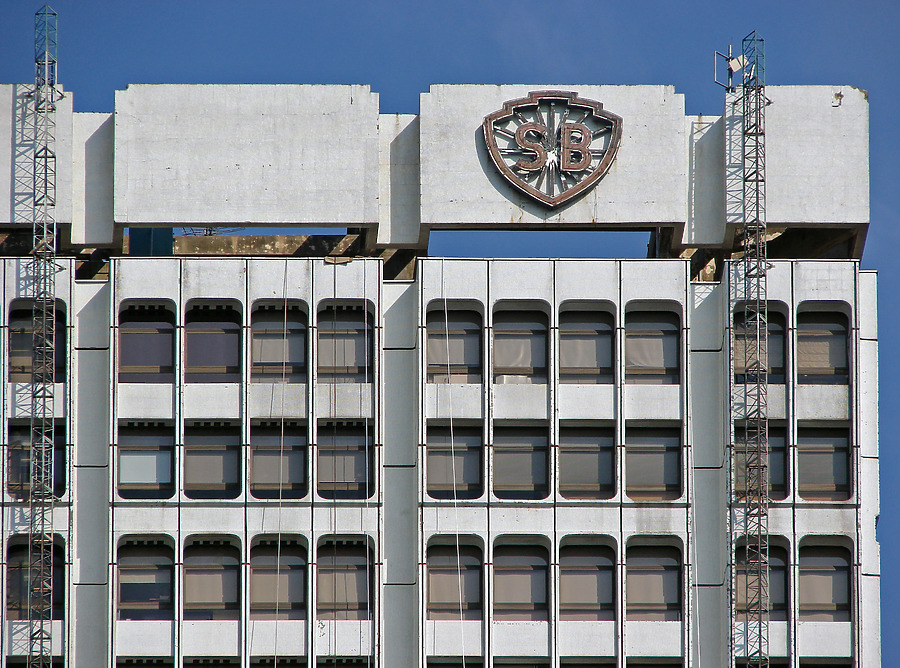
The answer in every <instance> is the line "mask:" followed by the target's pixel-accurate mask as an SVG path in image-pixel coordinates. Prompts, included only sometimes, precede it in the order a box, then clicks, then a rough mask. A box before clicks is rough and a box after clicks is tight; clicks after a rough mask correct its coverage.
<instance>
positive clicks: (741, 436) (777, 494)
mask: <svg viewBox="0 0 900 668" xmlns="http://www.w3.org/2000/svg"><path fill="white" fill-rule="evenodd" d="M734 439H735V444H734V476H735V478H734V490H735V493H736V494H738V495H743V494H744V493H745V492H746V491H747V458H748V455H752V452H753V451H752V449H751V446H752V445H753V444H752V443H750V442H748V440H747V430H746V429H745V428H743V427H735V430H734ZM767 446H768V447H767V449H768V453H769V459H768V464H769V498H771V499H773V500H775V501H780V500H783V499H786V498H787V480H788V476H787V437H786V436H785V429H784V427H771V426H770V427H769V428H768V435H767Z"/></svg>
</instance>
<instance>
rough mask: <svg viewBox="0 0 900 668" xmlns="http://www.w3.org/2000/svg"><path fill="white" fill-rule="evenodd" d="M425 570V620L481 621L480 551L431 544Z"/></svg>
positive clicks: (465, 546) (464, 547)
mask: <svg viewBox="0 0 900 668" xmlns="http://www.w3.org/2000/svg"><path fill="white" fill-rule="evenodd" d="M427 570H428V581H427V596H428V619H481V598H482V597H481V550H479V549H478V548H477V547H472V546H470V545H460V546H459V558H458V559H457V547H456V546H455V545H432V546H431V547H429V548H428V556H427ZM460 592H462V598H460ZM460 615H462V616H460Z"/></svg>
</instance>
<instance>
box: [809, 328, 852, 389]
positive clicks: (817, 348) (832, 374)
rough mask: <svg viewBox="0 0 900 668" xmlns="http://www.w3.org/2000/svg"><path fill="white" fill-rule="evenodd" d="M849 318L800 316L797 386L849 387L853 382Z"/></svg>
mask: <svg viewBox="0 0 900 668" xmlns="http://www.w3.org/2000/svg"><path fill="white" fill-rule="evenodd" d="M847 348H848V341H847V318H846V316H844V315H842V314H840V313H822V312H818V311H811V312H806V313H799V314H798V315H797V382H799V383H805V384H809V385H846V384H847V383H849V382H850V363H849V360H848V355H847Z"/></svg>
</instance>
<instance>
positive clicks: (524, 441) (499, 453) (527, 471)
mask: <svg viewBox="0 0 900 668" xmlns="http://www.w3.org/2000/svg"><path fill="white" fill-rule="evenodd" d="M492 453H493V454H492V456H493V490H494V496H496V497H497V498H498V499H545V498H547V495H548V494H549V493H550V477H549V456H550V453H549V441H548V430H547V428H546V427H511V426H510V427H496V426H495V427H494V442H493V448H492Z"/></svg>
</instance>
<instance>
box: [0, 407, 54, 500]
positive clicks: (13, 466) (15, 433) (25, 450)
mask: <svg viewBox="0 0 900 668" xmlns="http://www.w3.org/2000/svg"><path fill="white" fill-rule="evenodd" d="M8 436H9V442H8V446H7V448H6V464H7V468H6V489H7V491H8V493H9V495H10V496H12V497H14V498H16V499H21V500H24V499H28V498H29V496H30V495H31V438H32V433H31V426H30V425H29V424H28V423H25V424H22V423H17V422H12V423H10V425H9V432H8ZM67 453H68V444H67V443H66V427H65V423H64V422H63V421H61V420H58V421H56V423H55V425H54V427H53V496H54V497H56V498H57V499H58V498H61V497H62V496H63V495H64V494H65V493H66V472H67V468H68V464H67V460H68V457H67Z"/></svg>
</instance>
